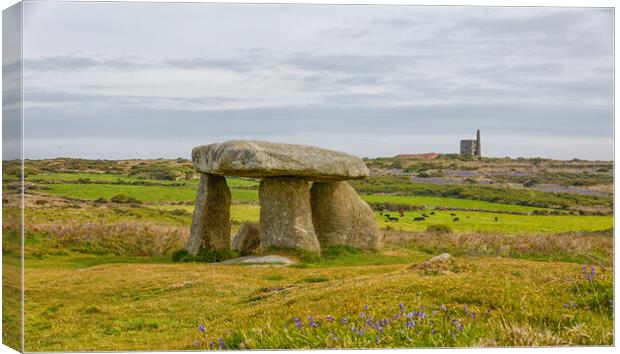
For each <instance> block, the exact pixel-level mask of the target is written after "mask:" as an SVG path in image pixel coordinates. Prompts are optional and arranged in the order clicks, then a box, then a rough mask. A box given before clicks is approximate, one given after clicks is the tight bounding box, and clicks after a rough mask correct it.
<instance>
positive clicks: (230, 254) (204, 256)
mask: <svg viewBox="0 0 620 354" xmlns="http://www.w3.org/2000/svg"><path fill="white" fill-rule="evenodd" d="M237 257H239V252H237V251H234V250H221V251H214V250H209V249H206V248H203V249H202V250H200V251H199V252H198V254H197V255H195V256H192V255H190V254H189V253H188V252H187V250H185V249H180V250H178V251H175V252H173V253H172V261H173V262H205V263H217V262H222V261H225V260H228V259H233V258H237Z"/></svg>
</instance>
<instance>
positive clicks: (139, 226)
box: [26, 221, 189, 256]
mask: <svg viewBox="0 0 620 354" xmlns="http://www.w3.org/2000/svg"><path fill="white" fill-rule="evenodd" d="M26 232H27V233H29V234H42V235H44V238H45V239H46V240H48V241H50V242H52V244H53V245H55V246H57V247H64V248H69V249H71V250H74V251H80V252H89V253H113V254H116V255H123V256H163V255H169V254H171V253H172V252H174V251H176V250H178V249H181V248H183V247H184V246H185V244H186V242H187V237H188V234H189V229H188V227H185V226H172V225H162V224H155V223H148V222H137V221H124V222H116V223H104V222H93V223H67V224H61V223H47V224H34V225H28V226H27V229H26Z"/></svg>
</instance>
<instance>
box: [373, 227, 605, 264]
mask: <svg viewBox="0 0 620 354" xmlns="http://www.w3.org/2000/svg"><path fill="white" fill-rule="evenodd" d="M611 235H612V234H611V233H610V234H609V235H608V234H605V233H572V234H555V235H536V234H531V235H506V234H499V233H447V234H436V233H430V232H423V233H411V232H398V231H386V232H385V238H384V243H386V244H388V245H390V244H391V245H395V246H401V247H415V248H419V249H423V250H428V251H432V252H434V253H436V252H448V253H451V254H453V255H467V256H501V257H518V258H533V259H538V258H546V259H549V258H551V259H558V260H563V259H566V260H569V259H570V260H573V261H579V260H582V261H588V263H594V264H599V265H610V264H611V262H613V236H611Z"/></svg>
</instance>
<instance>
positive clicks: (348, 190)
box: [310, 182, 381, 250]
mask: <svg viewBox="0 0 620 354" xmlns="http://www.w3.org/2000/svg"><path fill="white" fill-rule="evenodd" d="M310 200H311V204H312V220H313V223H314V228H315V230H316V234H317V238H318V239H319V242H320V244H321V247H323V248H324V247H328V246H333V245H348V246H352V247H356V248H360V249H371V250H376V249H377V248H378V247H379V243H380V242H381V231H379V226H378V225H377V220H376V219H375V215H374V213H373V212H372V209H371V208H370V206H369V205H368V204H367V203H366V202H365V201H363V200H361V199H360V197H359V196H358V195H357V192H356V191H355V189H353V187H351V185H349V184H348V183H347V182H333V183H321V182H314V184H313V185H312V188H311V189H310Z"/></svg>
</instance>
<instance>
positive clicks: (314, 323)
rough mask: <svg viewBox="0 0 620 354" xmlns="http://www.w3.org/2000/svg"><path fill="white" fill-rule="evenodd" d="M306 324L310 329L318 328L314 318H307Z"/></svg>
mask: <svg viewBox="0 0 620 354" xmlns="http://www.w3.org/2000/svg"><path fill="white" fill-rule="evenodd" d="M308 324H309V325H310V327H318V326H319V325H318V323H316V322H314V318H313V317H312V316H308Z"/></svg>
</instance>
